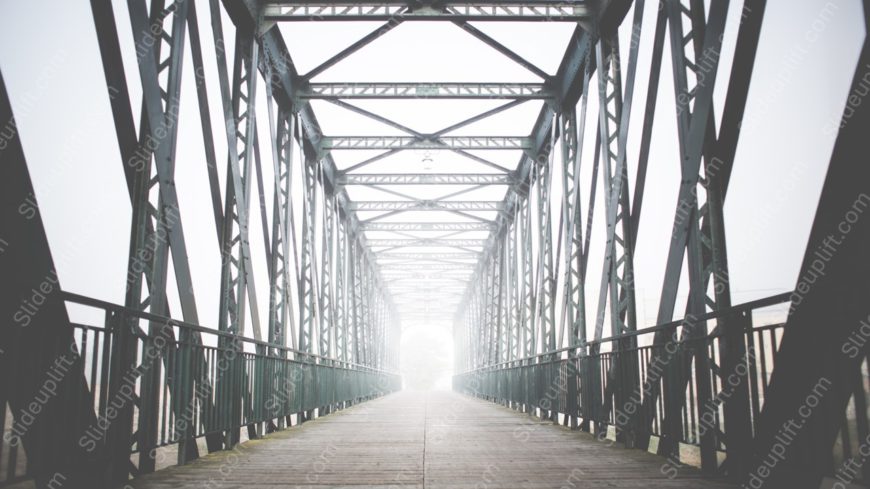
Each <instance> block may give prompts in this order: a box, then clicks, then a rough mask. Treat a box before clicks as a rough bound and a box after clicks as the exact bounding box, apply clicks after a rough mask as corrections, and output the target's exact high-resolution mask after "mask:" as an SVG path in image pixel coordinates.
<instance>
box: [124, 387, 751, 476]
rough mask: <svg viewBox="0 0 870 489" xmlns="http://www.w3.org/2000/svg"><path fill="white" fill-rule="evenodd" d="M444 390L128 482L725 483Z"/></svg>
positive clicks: (376, 405)
mask: <svg viewBox="0 0 870 489" xmlns="http://www.w3.org/2000/svg"><path fill="white" fill-rule="evenodd" d="M609 445H610V441H608V440H605V441H596V440H595V439H594V438H593V437H591V436H589V435H587V434H583V433H580V432H576V431H570V430H568V429H566V428H563V427H560V426H554V425H553V424H552V423H551V422H543V421H540V420H538V419H536V418H531V417H529V416H528V415H524V414H520V413H518V412H516V411H512V410H510V409H507V408H504V407H501V406H497V405H495V404H492V403H489V402H486V401H482V400H479V399H474V398H470V397H466V396H462V395H459V394H455V393H452V392H440V391H438V392H399V393H396V394H392V395H390V396H387V397H384V398H380V399H376V400H373V401H369V402H367V403H363V404H360V405H357V406H354V407H351V408H348V409H345V410H342V411H338V412H336V413H334V414H331V415H329V416H325V417H323V418H318V419H316V420H314V421H310V422H307V423H305V424H303V425H301V426H297V427H293V428H290V429H288V430H285V431H282V432H278V433H273V434H271V435H268V436H266V437H264V438H262V439H259V440H253V441H248V442H246V443H243V444H240V445H238V446H237V448H236V449H234V450H232V451H227V452H217V453H212V454H210V455H208V456H205V457H202V458H201V459H199V460H197V461H195V462H193V463H191V464H189V465H186V466H183V467H172V468H169V469H165V470H161V471H158V472H156V473H154V474H149V475H146V476H144V477H142V478H140V479H137V480H135V481H132V482H131V483H130V487H132V488H135V489H168V488H175V489H194V488H197V489H199V488H202V487H221V488H224V489H233V488H242V487H244V488H258V487H263V488H277V487H294V488H304V489H315V488H316V489H324V488H340V487H353V488H372V489H387V488H407V489H422V488H429V489H447V488H450V489H472V488H474V489H476V488H481V487H485V488H487V489H498V488H528V489H544V488H553V489H561V488H590V489H595V488H603V487H623V488H635V487H637V488H640V487H643V488H647V489H688V488H692V489H732V488H734V487H736V486H732V485H728V484H725V483H722V482H719V481H708V480H704V479H701V475H700V473H699V472H698V471H697V470H694V469H691V468H688V467H687V468H682V469H680V470H679V473H678V476H677V477H676V478H674V479H670V478H668V477H667V476H666V475H665V474H666V472H667V471H665V470H662V467H663V464H664V460H663V459H662V458H660V457H657V456H655V455H652V454H649V453H646V452H642V451H638V450H625V449H621V448H619V447H615V446H614V447H611V446H609Z"/></svg>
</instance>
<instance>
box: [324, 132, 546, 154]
mask: <svg viewBox="0 0 870 489" xmlns="http://www.w3.org/2000/svg"><path fill="white" fill-rule="evenodd" d="M319 149H320V150H322V151H333V150H347V149H357V150H391V149H401V150H406V149H431V150H436V149H449V150H484V149H488V150H508V149H516V150H527V149H531V142H530V141H529V139H528V138H526V137H515V136H442V137H439V138H431V139H430V138H426V137H423V138H419V137H415V136H324V137H323V139H321V140H320V143H319Z"/></svg>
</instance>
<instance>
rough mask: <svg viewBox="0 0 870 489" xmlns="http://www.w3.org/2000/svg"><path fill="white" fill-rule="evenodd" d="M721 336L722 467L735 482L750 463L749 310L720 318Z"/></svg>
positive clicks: (750, 318)
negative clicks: (722, 334)
mask: <svg viewBox="0 0 870 489" xmlns="http://www.w3.org/2000/svg"><path fill="white" fill-rule="evenodd" d="M720 324H721V325H722V326H723V327H724V333H725V337H724V338H723V339H722V341H721V343H720V348H721V352H722V369H723V383H722V386H723V390H724V391H725V393H723V394H722V397H723V398H724V415H725V429H726V431H725V443H726V445H725V450H726V455H727V459H726V463H727V466H726V470H727V474H728V476H729V478H730V479H733V480H735V481H739V479H740V478H741V477H743V475H744V474H746V473H747V472H748V470H749V467H750V465H751V463H752V418H751V406H750V403H749V378H748V373H749V364H750V363H751V362H752V357H753V356H754V355H755V352H754V351H752V349H751V348H750V349H749V350H747V348H746V343H745V341H746V335H752V334H753V333H752V316H751V313H750V312H749V311H740V312H739V313H737V314H733V315H730V316H728V317H726V318H724V324H723V323H722V322H720Z"/></svg>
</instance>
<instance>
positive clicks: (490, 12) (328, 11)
mask: <svg viewBox="0 0 870 489" xmlns="http://www.w3.org/2000/svg"><path fill="white" fill-rule="evenodd" d="M427 3H428V2H422V5H420V6H416V7H414V8H410V7H408V3H407V2H402V1H383V2H287V1H286V0H281V1H274V0H269V1H268V3H267V4H266V5H265V6H264V8H263V19H264V20H267V21H388V20H392V19H400V20H422V21H433V20H447V21H517V22H519V21H522V22H579V21H581V20H584V19H586V18H588V17H589V16H590V15H591V9H590V8H589V7H588V5H587V2H586V1H549V2H548V1H533V2H530V1H525V2H514V1H511V2H463V1H459V2H439V5H438V6H437V7H436V6H435V5H431V6H430V5H427Z"/></svg>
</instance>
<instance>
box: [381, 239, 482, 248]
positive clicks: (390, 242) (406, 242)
mask: <svg viewBox="0 0 870 489" xmlns="http://www.w3.org/2000/svg"><path fill="white" fill-rule="evenodd" d="M366 243H367V244H368V245H369V246H370V247H372V248H375V247H398V246H427V247H428V246H448V247H459V248H465V247H469V246H483V245H484V244H485V243H486V240H485V239H423V238H421V239H370V240H367V241H366Z"/></svg>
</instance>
